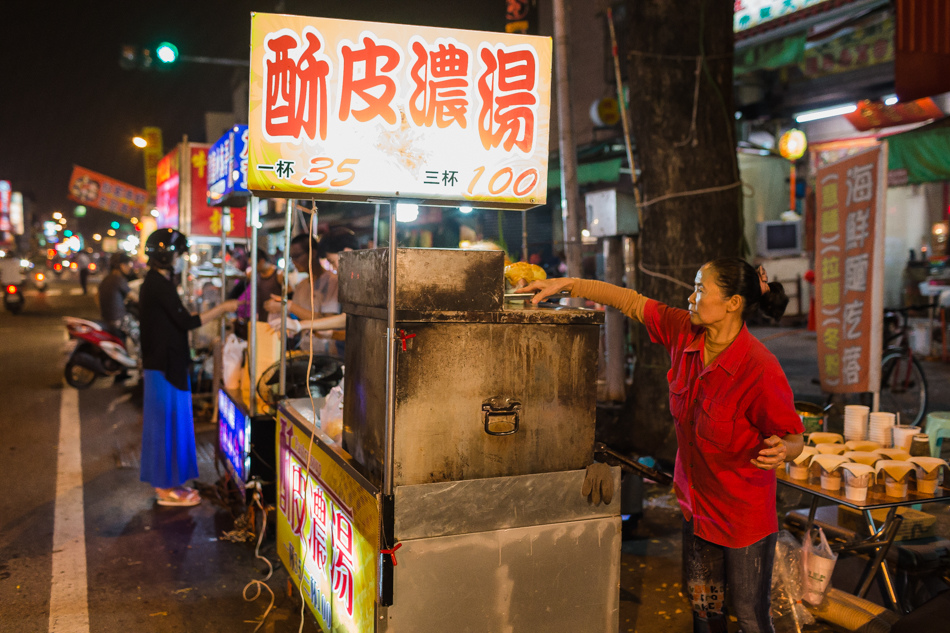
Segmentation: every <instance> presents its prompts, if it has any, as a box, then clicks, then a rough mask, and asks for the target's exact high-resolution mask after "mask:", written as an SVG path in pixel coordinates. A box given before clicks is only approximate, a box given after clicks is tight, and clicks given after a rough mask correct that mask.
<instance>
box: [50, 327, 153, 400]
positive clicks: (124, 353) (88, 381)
mask: <svg viewBox="0 0 950 633" xmlns="http://www.w3.org/2000/svg"><path fill="white" fill-rule="evenodd" d="M63 321H64V322H65V324H66V330H67V332H68V333H69V338H71V339H76V347H75V349H73V353H72V354H71V355H70V356H69V360H68V361H66V369H65V375H66V382H68V383H69V384H70V385H72V386H73V387H75V388H76V389H86V388H87V387H89V386H90V385H92V383H93V382H95V380H96V378H99V377H101V376H115V375H116V374H118V373H119V372H121V371H123V370H128V369H135V368H136V367H137V366H138V361H137V359H136V357H135V356H133V354H131V353H130V352H129V349H128V348H126V345H125V341H124V340H123V339H121V338H119V337H118V336H115V335H114V334H112V333H111V332H108V331H107V330H106V329H105V328H104V327H103V326H102V325H100V324H99V323H96V322H94V321H87V320H86V319H78V318H76V317H63ZM137 334H138V328H137V324H136V329H135V335H137ZM133 345H136V341H135V340H134V339H133Z"/></svg>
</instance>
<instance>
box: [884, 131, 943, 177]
mask: <svg viewBox="0 0 950 633" xmlns="http://www.w3.org/2000/svg"><path fill="white" fill-rule="evenodd" d="M887 169H888V172H889V173H888V183H889V184H890V185H891V186H900V185H913V184H918V183H922V182H942V181H950V117H944V118H942V119H940V120H938V121H934V122H933V123H931V124H929V125H925V126H923V127H919V128H917V129H916V130H911V131H909V132H903V133H901V134H894V135H892V136H888V137H887Z"/></svg>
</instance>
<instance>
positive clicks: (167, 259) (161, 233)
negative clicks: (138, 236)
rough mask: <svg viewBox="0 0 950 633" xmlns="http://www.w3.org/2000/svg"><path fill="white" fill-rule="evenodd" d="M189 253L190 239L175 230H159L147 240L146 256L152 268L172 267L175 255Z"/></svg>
mask: <svg viewBox="0 0 950 633" xmlns="http://www.w3.org/2000/svg"><path fill="white" fill-rule="evenodd" d="M187 252H188V238H187V237H185V234H184V233H182V232H181V231H176V230H175V229H158V230H157V231H154V232H153V233H152V234H151V235H149V236H148V239H147V240H145V255H146V256H148V263H149V265H150V266H155V267H156V268H166V269H169V268H171V267H172V264H173V263H174V261H175V255H181V254H182V253H187Z"/></svg>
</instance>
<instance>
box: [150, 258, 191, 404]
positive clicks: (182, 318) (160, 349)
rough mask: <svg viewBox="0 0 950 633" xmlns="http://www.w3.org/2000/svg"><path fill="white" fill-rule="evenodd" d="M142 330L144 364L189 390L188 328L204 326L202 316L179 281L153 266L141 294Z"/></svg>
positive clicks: (179, 387) (173, 383)
mask: <svg viewBox="0 0 950 633" xmlns="http://www.w3.org/2000/svg"><path fill="white" fill-rule="evenodd" d="M139 310H140V312H141V315H142V318H141V333H142V367H143V368H144V369H157V370H159V371H161V372H164V374H165V379H166V380H168V382H169V383H171V384H172V386H174V387H175V388H176V389H181V390H183V391H186V390H188V388H189V385H188V366H189V365H190V363H191V350H190V348H189V345H188V330H193V329H195V328H196V327H198V326H200V325H201V317H199V316H198V315H197V314H192V313H191V312H189V311H188V310H187V309H186V308H185V306H184V304H182V302H181V299H180V298H179V296H178V291H177V290H176V289H175V284H174V283H172V282H171V281H169V280H168V279H166V278H165V276H163V275H162V274H161V273H160V272H158V271H157V270H155V269H154V268H150V269H149V271H148V273H147V274H146V275H145V281H143V282H142V290H141V292H140V293H139Z"/></svg>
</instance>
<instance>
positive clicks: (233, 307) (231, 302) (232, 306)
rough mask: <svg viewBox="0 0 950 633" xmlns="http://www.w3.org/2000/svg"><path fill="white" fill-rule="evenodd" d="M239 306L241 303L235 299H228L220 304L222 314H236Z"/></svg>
mask: <svg viewBox="0 0 950 633" xmlns="http://www.w3.org/2000/svg"><path fill="white" fill-rule="evenodd" d="M239 305H241V302H240V301H238V300H237V299H228V300H227V301H223V302H222V303H221V311H222V312H223V313H225V314H226V313H229V312H237V309H238V306H239Z"/></svg>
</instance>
